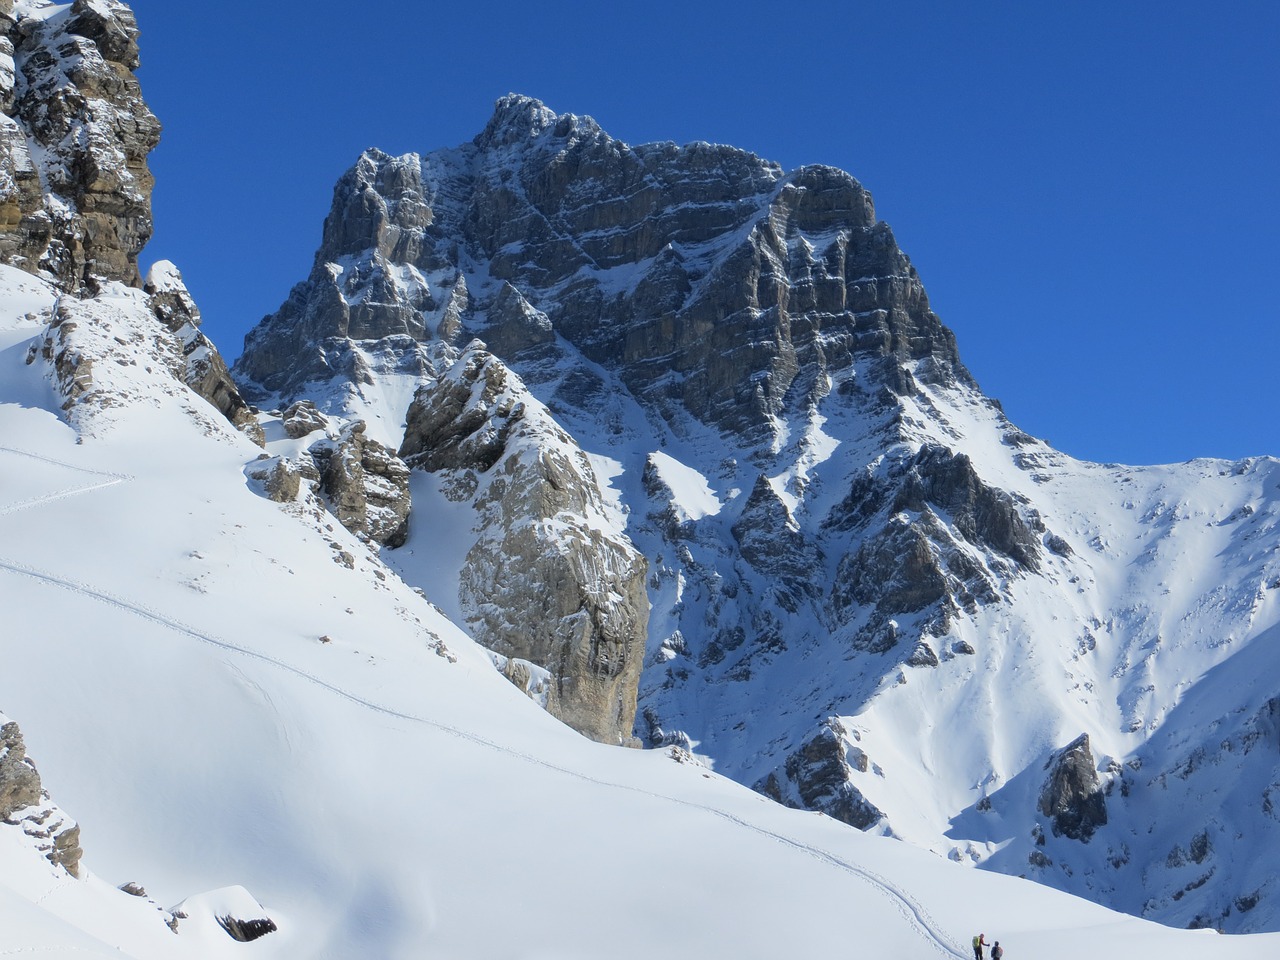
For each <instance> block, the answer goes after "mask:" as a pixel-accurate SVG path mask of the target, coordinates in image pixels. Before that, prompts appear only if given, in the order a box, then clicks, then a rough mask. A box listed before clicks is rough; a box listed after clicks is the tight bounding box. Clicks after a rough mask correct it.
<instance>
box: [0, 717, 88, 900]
mask: <svg viewBox="0 0 1280 960" xmlns="http://www.w3.org/2000/svg"><path fill="white" fill-rule="evenodd" d="M9 828H16V829H19V830H21V831H22V832H23V834H24V835H25V836H26V837H28V838H30V841H31V842H33V843H34V845H35V849H36V850H38V851H39V852H40V853H41V854H43V855H44V857H45V859H46V860H48V861H49V862H50V863H51V864H53V865H54V866H57V867H61V868H62V869H63V870H65V871H66V872H67V873H69V874H71V876H73V877H78V876H79V875H80V856H81V850H80V827H79V826H78V825H77V824H76V823H75V821H73V820H72V819H71V818H70V817H68V816H67V815H66V814H64V813H63V812H62V811H61V810H60V809H58V807H56V806H55V805H54V804H53V803H52V802H51V801H50V799H49V795H48V793H47V792H45V790H44V789H43V788H42V787H41V784H40V775H39V774H38V773H37V772H36V768H35V765H34V764H33V763H32V762H31V761H30V760H29V759H28V758H27V751H26V744H25V742H24V741H23V739H22V731H21V730H20V729H19V728H18V725H17V724H16V723H15V722H14V721H12V720H10V719H8V718H7V717H5V716H4V715H3V714H0V830H4V829H9Z"/></svg>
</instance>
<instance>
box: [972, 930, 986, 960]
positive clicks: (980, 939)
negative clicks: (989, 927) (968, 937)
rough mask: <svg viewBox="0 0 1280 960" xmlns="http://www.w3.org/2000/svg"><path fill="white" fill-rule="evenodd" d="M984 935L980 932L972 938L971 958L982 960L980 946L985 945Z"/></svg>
mask: <svg viewBox="0 0 1280 960" xmlns="http://www.w3.org/2000/svg"><path fill="white" fill-rule="evenodd" d="M985 937H986V934H985V933H980V934H978V935H977V936H976V937H974V938H973V960H982V948H983V947H985V946H986V945H987V941H986V939H985Z"/></svg>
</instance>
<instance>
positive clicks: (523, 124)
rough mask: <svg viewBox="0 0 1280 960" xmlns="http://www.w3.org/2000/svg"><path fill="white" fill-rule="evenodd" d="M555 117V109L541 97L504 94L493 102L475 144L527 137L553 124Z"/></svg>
mask: <svg viewBox="0 0 1280 960" xmlns="http://www.w3.org/2000/svg"><path fill="white" fill-rule="evenodd" d="M557 119H558V117H557V116H556V112H555V111H554V110H552V109H551V108H550V107H548V106H547V105H546V104H544V103H543V102H542V101H541V100H535V99H534V98H533V97H526V96H524V95H523V94H519V93H508V94H507V95H506V96H505V97H499V98H498V99H497V101H496V102H495V103H494V105H493V116H492V117H490V118H489V122H488V124H486V125H485V128H484V131H483V132H482V133H481V134H480V136H478V137H476V140H475V143H476V146H479V147H486V148H488V147H501V146H506V145H508V144H512V143H518V142H520V141H521V140H531V139H533V138H534V137H536V136H537V135H538V134H540V133H542V132H543V131H544V130H546V129H547V128H548V127H550V126H552V125H554V124H555V122H556V120H557Z"/></svg>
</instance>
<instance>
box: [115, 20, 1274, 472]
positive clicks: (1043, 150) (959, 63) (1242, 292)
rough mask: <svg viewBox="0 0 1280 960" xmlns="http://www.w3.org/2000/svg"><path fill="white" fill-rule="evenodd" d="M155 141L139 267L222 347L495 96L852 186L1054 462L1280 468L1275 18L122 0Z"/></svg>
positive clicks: (966, 354) (463, 136)
mask: <svg viewBox="0 0 1280 960" xmlns="http://www.w3.org/2000/svg"><path fill="white" fill-rule="evenodd" d="M132 6H133V8H134V10H135V12H136V13H137V17H138V22H139V24H140V26H141V28H142V40H141V44H142V59H143V65H142V69H141V71H140V77H141V79H142V83H143V91H144V93H145V94H146V96H147V98H148V101H149V102H150V104H151V106H152V109H153V110H154V111H155V112H156V114H157V115H158V116H159V117H160V119H161V121H162V122H163V124H164V127H165V133H164V140H163V142H162V143H161V145H160V147H159V148H158V149H157V151H156V152H155V153H154V154H153V156H152V169H153V170H154V172H155V174H156V176H157V178H158V184H157V187H156V193H155V198H154V205H155V221H156V232H155V236H154V239H153V240H152V242H151V245H150V246H149V247H148V248H147V250H146V251H144V253H143V262H144V264H149V263H150V262H151V261H153V260H156V259H160V258H166V259H171V260H173V261H175V262H176V263H177V264H178V266H179V267H180V268H181V269H182V271H183V274H184V276H185V277H186V279H187V282H188V285H189V286H190V288H191V290H192V292H193V293H194V294H195V296H196V298H197V301H198V302H199V304H200V306H201V309H202V310H203V311H204V314H205V329H206V331H207V333H208V334H209V335H210V336H211V337H212V338H213V340H214V341H215V342H216V343H218V345H219V346H220V347H221V349H222V350H223V351H224V352H225V353H226V354H227V355H228V356H229V357H234V356H237V355H238V354H239V352H240V345H241V341H242V339H243V336H244V333H245V332H246V331H247V330H248V329H249V328H250V327H251V326H252V325H253V324H254V323H256V322H257V321H258V320H259V319H260V318H261V317H262V316H263V315H264V314H266V313H269V312H272V311H274V310H275V309H276V308H277V307H278V306H279V304H280V302H281V301H282V300H283V299H284V298H285V296H286V295H287V294H288V291H289V288H290V287H291V286H292V285H293V284H294V283H296V282H297V281H299V280H301V279H303V278H304V277H305V276H306V274H307V272H308V270H309V269H310V266H311V260H312V256H313V254H314V252H315V248H316V246H317V244H318V241H319V236H320V226H321V223H322V221H323V218H324V215H325V214H326V213H327V211H328V208H329V202H330V199H331V196H332V190H333V184H334V182H335V181H336V180H337V178H338V176H339V175H340V174H341V173H342V172H343V171H344V170H345V169H346V168H348V167H349V166H350V165H351V164H352V163H353V162H354V161H355V159H356V157H357V156H358V155H359V153H360V152H361V151H362V150H364V149H365V148H367V147H371V146H377V147H380V148H381V149H383V150H386V151H388V152H392V153H403V152H407V151H410V150H413V151H418V152H427V151H429V150H433V149H435V148H437V147H443V146H453V145H456V144H458V143H461V142H463V141H466V140H469V139H471V137H473V136H474V135H475V134H476V133H478V132H479V131H480V129H481V128H482V127H483V126H484V123H485V121H486V120H487V119H488V117H489V115H490V112H491V110H492V104H493V101H494V100H495V99H496V98H497V97H499V96H501V95H502V94H504V93H507V92H510V91H514V92H518V93H525V94H528V95H530V96H535V97H538V98H539V99H541V100H543V101H544V102H546V103H547V105H548V106H550V107H552V108H553V109H555V110H557V111H559V112H562V113H565V112H568V113H578V114H589V115H591V116H593V117H595V118H596V119H597V120H598V121H599V122H600V124H601V125H602V126H603V127H604V128H605V129H606V130H608V131H609V132H610V133H611V134H613V135H614V136H615V137H619V138H621V139H623V140H625V141H627V142H630V143H642V142H647V141H651V140H675V141H677V142H680V143H684V142H688V141H692V140H710V141H716V142H722V143H731V144H734V145H736V146H740V147H744V148H746V149H749V150H752V151H754V152H755V153H758V154H760V155H761V156H764V157H767V158H769V159H772V160H776V161H778V162H779V163H781V164H782V165H783V166H785V167H788V168H790V167H794V166H798V165H800V164H803V163H827V164H832V165H834V166H838V167H842V168H844V169H846V170H848V171H850V172H851V173H852V174H853V175H854V176H856V177H857V178H858V179H859V180H861V181H862V183H863V184H864V185H865V186H866V187H867V188H868V189H870V190H871V192H872V194H873V195H874V196H875V198H876V207H877V211H878V213H879V215H880V217H881V218H882V219H884V220H887V221H888V222H889V223H890V224H891V225H892V226H893V228H894V231H895V233H896V234H897V237H898V241H899V243H900V244H901V245H902V247H903V248H904V249H905V250H906V251H907V252H908V253H909V254H910V255H911V257H912V259H913V260H914V262H915V263H916V265H917V267H918V268H919V270H920V273H921V276H922V278H923V280H924V283H925V286H926V289H928V291H929V295H930V299H931V301H932V303H933V307H934V309H935V310H936V311H937V312H938V313H939V314H940V315H941V317H942V319H943V321H944V322H945V323H947V324H948V325H949V326H950V327H951V328H952V329H953V330H954V331H955V332H956V336H957V338H958V340H959V344H960V353H961V357H962V358H963V359H964V361H965V363H966V364H967V365H968V366H969V368H970V370H972V371H973V373H974V375H975V376H976V378H977V379H978V382H979V383H980V384H981V385H982V386H983V388H984V390H985V391H986V392H987V393H988V394H989V395H991V396H993V397H996V398H998V399H1000V400H1001V401H1002V402H1003V403H1004V406H1005V410H1006V412H1007V413H1008V414H1009V416H1010V418H1011V419H1012V420H1013V421H1014V422H1015V423H1017V424H1018V425H1019V426H1020V427H1022V428H1023V429H1024V430H1027V431H1028V432H1030V433H1033V434H1035V435H1037V436H1041V437H1044V438H1045V439H1047V440H1048V441H1049V442H1050V443H1052V444H1053V445H1054V446H1056V447H1058V448H1059V449H1061V450H1064V451H1066V452H1067V453H1070V454H1072V455H1074V456H1077V457H1081V458H1084V459H1091V460H1101V461H1120V462H1126V463H1158V462H1172V461H1179V460H1186V459H1190V458H1193V457H1199V456H1217V457H1229V458H1239V457H1245V456H1250V455H1258V454H1267V455H1273V456H1280V405H1278V404H1277V402H1276V387H1275V384H1276V376H1275V371H1276V368H1277V365H1278V361H1280V332H1278V321H1280V310H1278V308H1277V301H1276V294H1275V285H1276V278H1277V276H1280V54H1278V53H1277V51H1278V50H1280V4H1276V3H1274V2H1249V0H1242V2H1233V3H1230V4H1206V3H1203V2H1196V3H1189V2H1183V0H1172V2H1160V3H1157V2H1135V3H1126V4H1117V3H1113V2H1106V3H1103V2H1080V3H1069V4H1068V3H1023V2H1013V0H1009V2H988V3H976V4H961V3H954V2H950V0H946V2H944V0H938V2H895V3H869V2H867V3H863V2H853V0H844V2H829V0H816V2H809V3H806V4H803V5H788V4H778V3H767V4H766V3H759V2H755V0H739V2H720V0H712V2H702V3H698V2H693V0H684V2H668V0H652V2H648V3H617V4H614V3H601V2H598V0H593V2H554V0H552V2H547V3H536V4H535V3H528V2H508V0H469V2H467V3H453V4H438V3H434V2H431V0H382V2H380V3H375V4H359V3H350V2H346V3H338V2H333V0H308V2H302V0H281V2H263V0H252V2H250V0H221V2H219V3H209V4H203V3H202V4H188V3H179V2H175V0H133V2H132Z"/></svg>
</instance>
